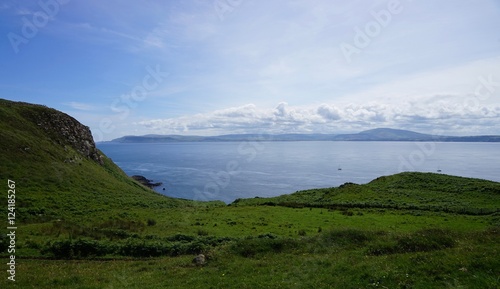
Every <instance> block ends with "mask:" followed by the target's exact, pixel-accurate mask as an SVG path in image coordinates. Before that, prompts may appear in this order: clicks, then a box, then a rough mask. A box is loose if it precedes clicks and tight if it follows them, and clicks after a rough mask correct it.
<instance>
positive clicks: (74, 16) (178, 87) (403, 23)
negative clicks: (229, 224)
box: [0, 0, 500, 141]
mask: <svg viewBox="0 0 500 289" xmlns="http://www.w3.org/2000/svg"><path fill="white" fill-rule="evenodd" d="M0 27H1V28H0V29H1V34H2V41H1V42H0V51H1V59H0V60H1V69H0V91H1V95H0V97H1V98H6V99H10V100H17V101H27V102H33V103H40V104H45V105H47V106H49V107H53V108H56V109H59V110H61V111H64V112H66V113H68V114H70V115H72V116H74V117H75V118H77V119H78V120H79V121H81V122H82V123H84V124H85V125H87V126H89V127H90V128H91V130H92V132H93V134H94V137H95V139H96V140H97V141H100V140H110V139H113V138H116V137H120V136H123V135H143V134H150V133H154V134H184V135H216V134H225V133H267V132H271V133H314V132H318V133H342V132H356V131H360V130H364V129H371V128H376V127H392V128H401V129H410V130H416V131H419V132H424V133H437V134H453V135H467V134H500V32H499V31H500V29H499V28H500V1H498V0H477V1H463V0H458V1H457V0H453V1H451V0H443V1H435V0H434V1H432V0H420V1H419V0H413V1H412V0H400V1H397V0H389V1H385V0H384V1H382V0H364V1H338V0H329V1H326V0H325V1H322V0H317V1H311V0H275V1H264V0H185V1H123V0H122V1H118V0H108V1H97V0H94V1H77V0H41V1H27V0H22V1H13V0H4V1H2V2H1V4H0Z"/></svg>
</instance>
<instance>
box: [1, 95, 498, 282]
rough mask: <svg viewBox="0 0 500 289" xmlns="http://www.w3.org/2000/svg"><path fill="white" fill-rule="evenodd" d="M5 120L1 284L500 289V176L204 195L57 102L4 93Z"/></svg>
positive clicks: (406, 176)
mask: <svg viewBox="0 0 500 289" xmlns="http://www.w3.org/2000/svg"><path fill="white" fill-rule="evenodd" d="M0 129H1V132H2V135H1V136H0V145H1V147H2V150H1V153H0V179H1V182H3V183H4V184H5V185H4V190H5V193H7V180H9V179H10V180H14V181H15V182H16V183H15V184H16V226H17V227H18V229H17V231H16V252H15V254H16V260H17V264H16V281H15V282H12V281H10V280H7V276H8V275H7V272H5V270H3V271H4V274H5V275H3V276H2V280H1V281H0V288H87V289H88V288H155V289H156V288H374V287H380V288H499V287H500V259H499V258H498V256H499V255H500V254H499V249H500V244H499V242H498V240H499V239H500V229H499V228H500V212H499V208H500V183H495V182H490V181H485V180H479V179H470V178H461V177H454V176H447V175H442V174H427V173H409V172H408V173H401V174H396V175H392V176H383V177H380V178H378V179H376V180H373V181H372V182H370V183H368V184H352V183H346V184H344V185H342V186H340V187H336V188H324V189H311V190H307V191H301V192H296V193H293V194H290V195H283V196H279V197H274V198H252V199H239V200H236V201H235V202H234V203H232V204H230V205H225V204H224V203H222V202H195V201H189V200H182V199H173V198H168V197H165V196H162V195H159V194H157V193H155V192H154V191H152V190H150V189H148V188H146V187H144V186H142V185H140V184H139V183H137V182H136V181H134V180H133V179H131V178H129V177H128V176H126V175H125V174H124V173H123V171H121V170H120V169H119V168H118V167H117V166H116V165H115V164H114V163H113V162H112V161H111V160H110V159H108V158H107V157H106V156H105V155H104V154H103V153H102V152H100V151H99V150H97V149H96V148H95V145H94V142H93V140H92V138H91V134H90V131H89V130H88V128H87V127H85V126H83V125H81V124H80V123H79V122H78V121H76V120H75V119H74V118H72V117H70V116H68V115H65V114H63V113H61V112H58V111H56V110H53V109H50V108H47V107H44V106H39V105H31V104H26V103H15V102H10V101H6V100H0ZM2 200H4V202H3V203H4V205H1V206H0V208H1V210H2V215H3V216H7V210H6V208H7V198H6V197H4V198H2ZM5 220H7V218H6V217H5ZM4 228H5V226H4V227H2V228H1V229H0V231H1V232H2V235H1V237H0V259H2V260H5V262H4V263H6V262H7V260H9V258H10V254H8V253H6V252H7V251H6V249H7V247H8V245H9V239H8V238H6V236H7V235H6V234H5V232H6V231H5V229H4ZM197 254H204V256H205V261H204V262H201V263H198V264H194V263H193V262H192V260H193V258H194V257H195V256H196V255H197ZM4 268H7V266H5V267H4Z"/></svg>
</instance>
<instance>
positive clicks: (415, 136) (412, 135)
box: [110, 128, 500, 143]
mask: <svg viewBox="0 0 500 289" xmlns="http://www.w3.org/2000/svg"><path fill="white" fill-rule="evenodd" d="M248 140H266V141H440V142H500V136H499V135H480V136H442V135H430V134H422V133H418V132H413V131H408V130H400V129H391V128H377V129H371V130H366V131H362V132H359V133H354V134H227V135H219V136H183V135H154V134H150V135H143V136H124V137H121V138H117V139H114V140H112V141H110V142H114V143H165V142H226V141H248Z"/></svg>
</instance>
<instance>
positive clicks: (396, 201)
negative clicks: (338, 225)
mask: <svg viewBox="0 0 500 289" xmlns="http://www.w3.org/2000/svg"><path fill="white" fill-rule="evenodd" d="M236 204H237V205H259V204H267V205H283V206H289V207H300V206H316V207H358V208H392V209H418V210H427V211H445V212H456V213H460V214H471V215H479V214H491V213H494V212H496V211H500V183H496V182H491V181H486V180H479V179H471V178H463V177H456V176H448V175H443V174H434V173H411V172H407V173H400V174H396V175H392V176H384V177H380V178H377V179H375V180H373V181H372V182H370V183H369V184H366V185H357V184H352V183H347V184H344V185H342V186H340V187H338V188H327V189H313V190H306V191H300V192H296V193H294V194H290V195H283V196H279V197H275V198H267V199H259V198H256V199H245V200H238V201H236Z"/></svg>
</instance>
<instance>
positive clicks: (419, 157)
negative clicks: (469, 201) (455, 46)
mask: <svg viewBox="0 0 500 289" xmlns="http://www.w3.org/2000/svg"><path fill="white" fill-rule="evenodd" d="M97 147H98V148H99V149H100V150H102V151H103V152H104V153H105V154H106V155H107V156H108V157H110V158H111V159H112V160H113V161H114V162H115V163H116V164H117V165H118V166H119V167H120V168H121V169H122V170H123V171H125V173H127V174H128V175H142V176H144V177H146V178H148V179H151V180H152V181H153V182H161V183H162V185H160V186H158V187H156V188H155V190H156V191H157V192H158V193H160V194H164V195H167V196H170V197H176V198H184V199H191V200H204V201H211V200H220V201H224V202H226V203H231V202H233V201H234V200H235V199H238V198H254V197H272V196H278V195H283V194H290V193H293V192H296V191H300V190H306V189H313V188H327V187H336V186H339V185H341V184H343V183H346V182H352V183H357V184H364V183H368V182H370V181H371V180H373V179H376V178H377V177H380V176H384V175H391V174H395V173H399V172H404V171H417V172H434V173H441V174H448V175H456V176H463V177H472V178H480V179H487V180H492V181H497V182H500V143H473V142H464V143H458V142H380V141H377V142H368V141H367V142H364V141H359V142H354V141H350V142H339V141H288V142H278V141H265V140H259V139H254V140H248V141H239V142H171V143H113V142H104V143H98V144H97Z"/></svg>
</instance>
